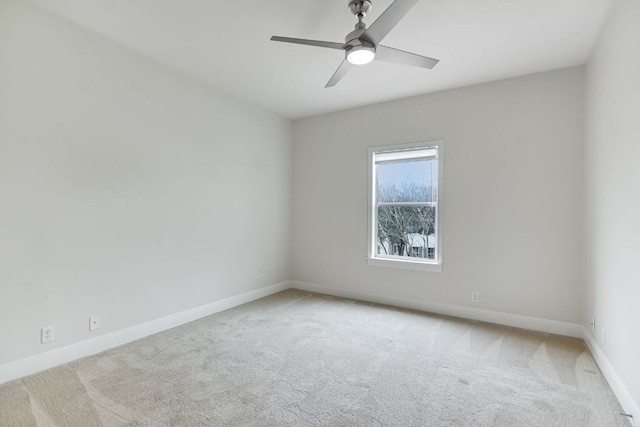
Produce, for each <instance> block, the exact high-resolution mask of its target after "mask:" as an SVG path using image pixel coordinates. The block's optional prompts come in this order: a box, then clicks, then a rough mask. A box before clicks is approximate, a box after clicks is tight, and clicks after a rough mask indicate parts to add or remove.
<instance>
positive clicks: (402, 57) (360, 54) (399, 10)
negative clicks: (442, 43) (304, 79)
mask: <svg viewBox="0 0 640 427" xmlns="http://www.w3.org/2000/svg"><path fill="white" fill-rule="evenodd" d="M417 2H418V0H395V1H394V2H393V3H391V6H389V7H388V8H387V10H385V11H384V12H383V13H382V15H380V17H379V18H378V19H377V20H376V21H375V22H374V23H373V24H371V26H370V27H369V28H367V26H366V25H365V23H364V22H362V19H363V18H364V17H365V16H366V15H367V13H369V12H370V11H371V7H372V5H371V0H350V1H349V10H351V13H353V14H354V15H355V16H356V17H357V18H358V23H357V24H356V28H355V30H353V31H352V32H350V33H349V34H347V37H345V39H344V43H335V42H325V41H318V40H307V39H295V38H291V37H280V36H273V37H271V40H273V41H276V42H286V43H296V44H305V45H309V46H317V47H325V48H329V49H337V50H343V51H345V59H344V60H343V61H342V64H340V66H339V67H338V69H337V70H336V72H335V73H334V74H333V76H332V77H331V79H329V81H328V82H327V84H326V86H325V87H333V86H335V85H336V84H337V83H338V82H339V81H340V79H342V78H343V77H344V76H345V74H347V72H348V71H349V70H350V69H351V68H352V67H353V65H363V64H368V63H369V62H371V61H373V60H374V59H377V60H379V61H386V62H395V63H397V64H403V65H411V66H414V67H421V68H429V69H431V68H433V67H435V66H436V64H437V63H438V60H437V59H433V58H428V57H426V56H422V55H417V54H415V53H410V52H405V51H403V50H399V49H394V48H392V47H388V46H383V45H381V44H379V43H380V42H381V41H382V39H383V38H384V37H385V36H386V35H387V34H389V31H391V30H392V29H393V27H395V26H396V24H397V23H398V22H400V20H401V19H402V18H403V17H404V16H405V15H406V14H407V12H409V10H410V9H411V8H412V7H413V6H414V5H415V4H416V3H417Z"/></svg>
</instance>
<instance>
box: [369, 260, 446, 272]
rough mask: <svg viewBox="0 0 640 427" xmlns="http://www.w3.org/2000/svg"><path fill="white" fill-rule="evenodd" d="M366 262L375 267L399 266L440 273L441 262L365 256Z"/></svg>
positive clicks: (406, 268)
mask: <svg viewBox="0 0 640 427" xmlns="http://www.w3.org/2000/svg"><path fill="white" fill-rule="evenodd" d="M367 264H369V265H373V266H375V267H387V268H399V269H402V270H417V271H429V272H432V273H442V264H437V263H435V262H420V261H405V260H400V259H388V258H367Z"/></svg>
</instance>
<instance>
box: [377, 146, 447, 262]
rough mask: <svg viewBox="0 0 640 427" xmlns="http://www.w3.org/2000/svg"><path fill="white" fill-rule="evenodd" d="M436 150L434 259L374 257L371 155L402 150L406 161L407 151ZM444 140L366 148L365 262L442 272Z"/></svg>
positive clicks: (408, 152)
mask: <svg viewBox="0 0 640 427" xmlns="http://www.w3.org/2000/svg"><path fill="white" fill-rule="evenodd" d="M433 148H435V149H437V160H438V198H437V202H435V205H436V219H435V231H436V251H435V252H436V253H435V259H433V260H430V259H419V258H406V257H402V258H401V257H395V256H390V255H387V256H380V255H378V254H377V243H378V241H377V237H376V235H377V225H378V220H377V214H378V210H377V209H376V179H375V171H376V165H375V159H374V154H380V153H387V152H399V153H401V152H402V151H406V152H407V154H409V155H408V156H407V158H410V156H411V154H410V153H411V151H413V150H417V149H433ZM443 166H444V141H442V140H437V141H425V142H415V143H410V144H399V145H386V146H382V147H371V148H369V168H368V172H369V179H368V187H369V191H368V215H367V218H368V220H367V236H368V239H367V248H368V249H367V263H368V264H369V265H372V266H376V267H389V268H401V269H405V270H419V271H429V272H437V273H439V272H442V234H443V233H442V208H443V202H442V201H443V191H442V189H443V176H444V168H443Z"/></svg>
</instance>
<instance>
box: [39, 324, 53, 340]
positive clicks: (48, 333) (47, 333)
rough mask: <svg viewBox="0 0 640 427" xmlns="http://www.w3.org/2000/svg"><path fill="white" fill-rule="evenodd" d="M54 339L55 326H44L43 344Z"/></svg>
mask: <svg viewBox="0 0 640 427" xmlns="http://www.w3.org/2000/svg"><path fill="white" fill-rule="evenodd" d="M51 341H53V326H47V327H46V328H42V336H41V342H42V344H44V343H47V342H51Z"/></svg>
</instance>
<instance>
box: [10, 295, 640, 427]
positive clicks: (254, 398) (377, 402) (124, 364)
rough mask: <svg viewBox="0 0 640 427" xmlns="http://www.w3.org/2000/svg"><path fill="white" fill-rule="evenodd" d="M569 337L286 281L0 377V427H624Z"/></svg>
mask: <svg viewBox="0 0 640 427" xmlns="http://www.w3.org/2000/svg"><path fill="white" fill-rule="evenodd" d="M617 410H620V407H619V404H618V402H617V400H616V399H615V397H614V395H613V393H612V391H611V389H610V388H609V386H608V385H607V382H606V380H605V379H604V377H603V376H602V374H601V372H600V370H599V369H598V367H597V366H596V364H595V362H594V360H593V358H592V357H591V355H590V354H589V352H588V351H587V350H586V348H585V346H584V343H583V342H582V341H580V340H576V339H571V338H565V337H559V336H554V335H548V334H542V333H536V332H531V331H525V330H520V329H515V328H509V327H505V326H498V325H492V324H486V323H479V322H472V321H466V320H461V319H456V318H450V317H444V316H437V315H431V314H426V313H420V312H416V311H411V310H403V309H395V308H391V307H385V306H379V305H375V304H368V303H361V302H356V301H352V300H346V299H341V298H333V297H328V296H324V295H318V294H311V293H307V292H301V291H295V290H289V291H285V292H281V293H279V294H276V295H273V296H270V297H267V298H264V299H261V300H259V301H255V302H253V303H250V304H246V305H243V306H240V307H237V308H235V309H232V310H228V311H225V312H223V313H219V314H216V315H213V316H210V317H207V318H204V319H201V320H199V321H196V322H193V323H190V324H187V325H184V326H181V327H178V328H175V329H172V330H169V331H166V332H163V333H160V334H157V335H154V336H151V337H148V338H145V339H142V340H139V341H136V342H134V343H131V344H128V345H125V346H122V347H118V348H115V349H112V350H109V351H106V352H103V353H100V354H98V355H96V356H92V357H88V358H85V359H82V360H79V361H76V362H73V363H69V364H67V365H64V366H61V367H58V368H54V369H51V370H48V371H45V372H42V373H39V374H36V375H33V376H30V377H27V378H23V379H21V380H17V381H13V382H11V383H8V384H5V385H3V386H0V425H1V426H36V425H37V426H82V427H89V426H311V425H322V426H377V425H385V426H453V427H460V426H474V427H475V426H508V427H516V426H526V427H531V426H544V427H551V426H563V427H564V426H580V427H584V426H593V427H607V426H625V427H627V426H629V424H628V421H626V420H625V419H624V418H623V417H621V416H619V415H616V414H615V411H617Z"/></svg>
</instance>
